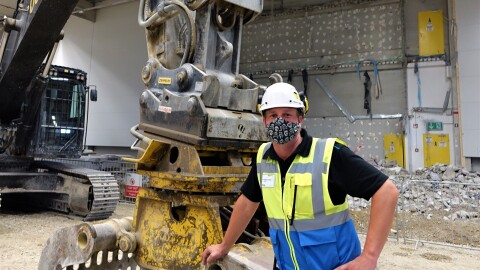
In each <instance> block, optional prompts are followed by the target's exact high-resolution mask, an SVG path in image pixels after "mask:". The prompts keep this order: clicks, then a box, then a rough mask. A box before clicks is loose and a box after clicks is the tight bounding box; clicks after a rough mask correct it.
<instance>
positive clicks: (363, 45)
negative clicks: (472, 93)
mask: <svg viewBox="0 0 480 270" xmlns="http://www.w3.org/2000/svg"><path fill="white" fill-rule="evenodd" d="M407 2H408V3H407ZM412 2H413V1H400V0H398V1H395V0H390V1H385V0H383V1H371V0H370V1H368V0H365V1H347V0H345V1H333V2H329V3H327V4H323V5H316V6H312V7H309V8H302V9H289V10H283V11H279V10H272V11H271V12H270V13H269V12H266V13H264V14H263V15H262V16H261V17H259V18H257V20H256V21H254V22H253V23H251V24H249V25H247V27H246V28H245V30H244V35H243V41H242V42H243V43H242V46H243V47H242V54H241V57H242V58H241V59H242V60H241V65H240V68H241V72H242V73H244V74H248V75H250V76H251V77H252V78H253V79H254V80H256V81H259V82H261V83H267V78H268V76H269V75H270V74H271V73H273V72H277V73H280V74H281V75H282V77H283V79H284V81H287V80H288V81H290V82H291V83H292V84H293V85H295V86H296V87H297V89H299V90H306V91H307V96H308V98H309V103H310V111H309V113H308V114H307V117H306V120H305V124H306V127H307V130H308V131H309V132H310V133H311V134H312V135H315V136H319V137H331V136H334V137H339V138H341V139H343V140H345V141H346V142H347V143H348V144H349V146H350V147H351V148H352V149H357V147H359V146H360V148H359V149H360V150H358V149H357V150H358V154H359V155H361V156H362V157H364V158H365V159H367V160H370V161H374V162H381V161H382V160H383V159H385V154H386V151H387V150H388V149H385V147H384V142H383V136H384V135H385V134H394V135H396V136H403V138H405V140H404V142H403V143H402V144H403V147H404V149H403V150H404V159H406V160H408V161H409V162H410V163H404V164H405V167H407V169H416V168H418V167H421V166H423V160H419V161H417V160H415V161H412V157H411V156H410V158H409V159H408V158H407V155H408V153H409V152H408V148H409V147H411V145H410V144H408V142H409V141H411V138H409V137H408V136H405V135H408V132H407V131H406V130H407V128H408V125H409V123H410V122H409V117H410V116H411V115H412V106H413V105H411V104H409V103H408V100H409V95H413V94H415V93H416V89H417V87H416V84H411V85H408V83H407V82H408V80H407V64H408V63H409V62H411V61H418V59H419V57H417V54H418V44H419V41H418V24H417V13H418V12H420V11H424V10H439V9H446V7H447V4H446V3H447V1H421V3H420V4H415V3H416V2H418V1H415V3H412ZM444 14H445V15H446V16H447V14H448V11H447V10H445V12H444ZM445 25H446V27H445V28H448V22H446V23H445ZM445 43H446V46H448V44H449V42H448V41H445ZM440 59H443V60H445V59H446V56H440ZM447 62H448V61H447ZM443 63H444V65H445V62H443ZM365 71H367V72H368V75H369V77H370V80H371V83H372V85H371V88H369V89H368V90H369V92H368V93H366V92H367V91H366V89H365V86H364V80H365V77H364V72H365ZM302 72H303V74H302ZM305 72H306V73H307V74H308V76H307V77H305V76H304V75H305ZM289 75H290V76H289ZM442 76H443V77H444V76H445V75H444V73H443V74H442ZM289 77H290V80H289ZM430 79H432V78H428V79H426V80H430ZM436 79H437V78H433V80H436ZM317 80H320V82H321V85H320V83H318V82H317ZM411 87H413V90H411V91H409V88H411ZM324 88H327V91H325V89H324ZM425 91H426V90H425ZM442 91H444V92H445V91H446V90H445V89H443V90H442ZM444 92H442V93H444ZM425 93H427V92H425ZM328 94H330V96H333V99H332V98H331V97H329V95H328ZM452 95H453V92H452ZM442 97H444V95H443V94H442ZM428 98H429V97H428V96H426V97H425V99H428ZM366 100H367V101H368V102H367V105H366ZM345 112H347V113H345ZM348 115H350V121H349V120H347V117H345V116H348ZM423 117H426V118H427V119H430V116H428V113H427V114H424V116H423ZM353 119H356V120H354V121H352V120H353ZM445 122H449V123H452V120H451V119H448V121H445ZM451 137H452V138H453V137H454V136H451ZM451 145H455V144H454V143H452V144H451ZM420 154H422V152H420ZM412 162H413V163H414V164H412ZM453 162H454V160H453V159H452V163H453Z"/></svg>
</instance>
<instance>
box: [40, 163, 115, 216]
mask: <svg viewBox="0 0 480 270" xmlns="http://www.w3.org/2000/svg"><path fill="white" fill-rule="evenodd" d="M36 166H37V167H39V168H44V169H48V170H49V171H50V172H56V173H58V174H60V175H62V176H66V177H71V178H73V179H74V180H75V181H76V182H80V183H82V184H84V185H87V184H90V185H91V187H90V188H89V192H88V195H87V194H83V197H84V198H83V199H84V200H88V202H87V209H81V210H80V211H79V210H73V209H70V211H73V212H74V213H75V212H80V213H75V214H79V215H81V216H83V220H85V221H93V220H102V219H106V218H108V217H110V216H111V215H112V213H113V212H114V211H115V208H116V207H117V203H118V200H119V199H120V192H119V188H118V184H117V180H115V178H114V177H113V175H112V174H110V173H107V172H103V171H98V170H93V169H87V168H80V167H76V166H73V165H69V164H64V163H58V162H52V161H38V162H36ZM80 196H81V195H80ZM67 207H68V206H67ZM65 210H68V209H65ZM85 214H86V215H85Z"/></svg>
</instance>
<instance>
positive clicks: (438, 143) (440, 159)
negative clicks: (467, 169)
mask: <svg viewBox="0 0 480 270" xmlns="http://www.w3.org/2000/svg"><path fill="white" fill-rule="evenodd" d="M449 142H450V139H449V136H448V134H423V162H424V166H425V167H430V166H432V165H435V164H436V163H441V164H447V165H448V164H450V143H449Z"/></svg>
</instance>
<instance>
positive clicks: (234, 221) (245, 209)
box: [202, 194, 260, 264]
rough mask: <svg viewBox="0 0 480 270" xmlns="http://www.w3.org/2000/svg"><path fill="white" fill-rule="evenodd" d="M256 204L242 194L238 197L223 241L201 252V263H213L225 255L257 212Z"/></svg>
mask: <svg viewBox="0 0 480 270" xmlns="http://www.w3.org/2000/svg"><path fill="white" fill-rule="evenodd" d="M259 204H260V203H258V202H252V201H250V200H249V199H247V197H245V196H244V195H243V194H242V195H240V197H239V198H238V200H237V202H236V203H235V206H234V207H233V212H232V216H231V218H230V222H229V223H228V228H227V232H226V233H225V236H224V237H223V241H222V243H220V244H217V245H211V246H209V247H207V248H206V249H205V251H203V254H202V263H203V264H210V263H214V262H215V261H217V260H218V259H221V258H223V257H225V255H227V253H228V251H229V250H230V248H231V247H232V246H233V245H234V244H235V242H236V241H237V239H238V238H239V237H240V235H241V234H242V232H243V231H244V230H245V228H246V227H247V225H248V223H249V222H250V220H251V219H252V217H253V215H254V214H255V211H257V208H258V205H259Z"/></svg>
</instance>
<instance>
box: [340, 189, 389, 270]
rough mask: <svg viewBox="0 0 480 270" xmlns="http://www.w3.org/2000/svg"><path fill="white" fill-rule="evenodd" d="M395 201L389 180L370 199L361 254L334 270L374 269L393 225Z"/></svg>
mask: <svg viewBox="0 0 480 270" xmlns="http://www.w3.org/2000/svg"><path fill="white" fill-rule="evenodd" d="M397 200H398V190H397V188H396V187H395V185H394V184H393V182H392V181H391V180H387V181H386V182H385V183H384V184H383V185H382V186H381V187H380V189H378V190H377V192H375V194H374V195H373V197H372V205H371V207H370V222H369V225H368V231H367V239H366V240H365V246H364V247H363V251H362V254H361V255H360V256H359V257H357V258H356V259H354V260H353V261H351V262H349V263H347V264H344V265H342V266H340V267H338V268H336V270H347V269H362V270H363V269H372V270H373V269H375V267H376V265H377V261H378V257H380V253H381V252H382V249H383V246H384V245H385V242H386V241H387V238H388V233H389V232H390V227H391V226H392V223H393V218H394V215H395V208H396V206H397Z"/></svg>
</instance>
